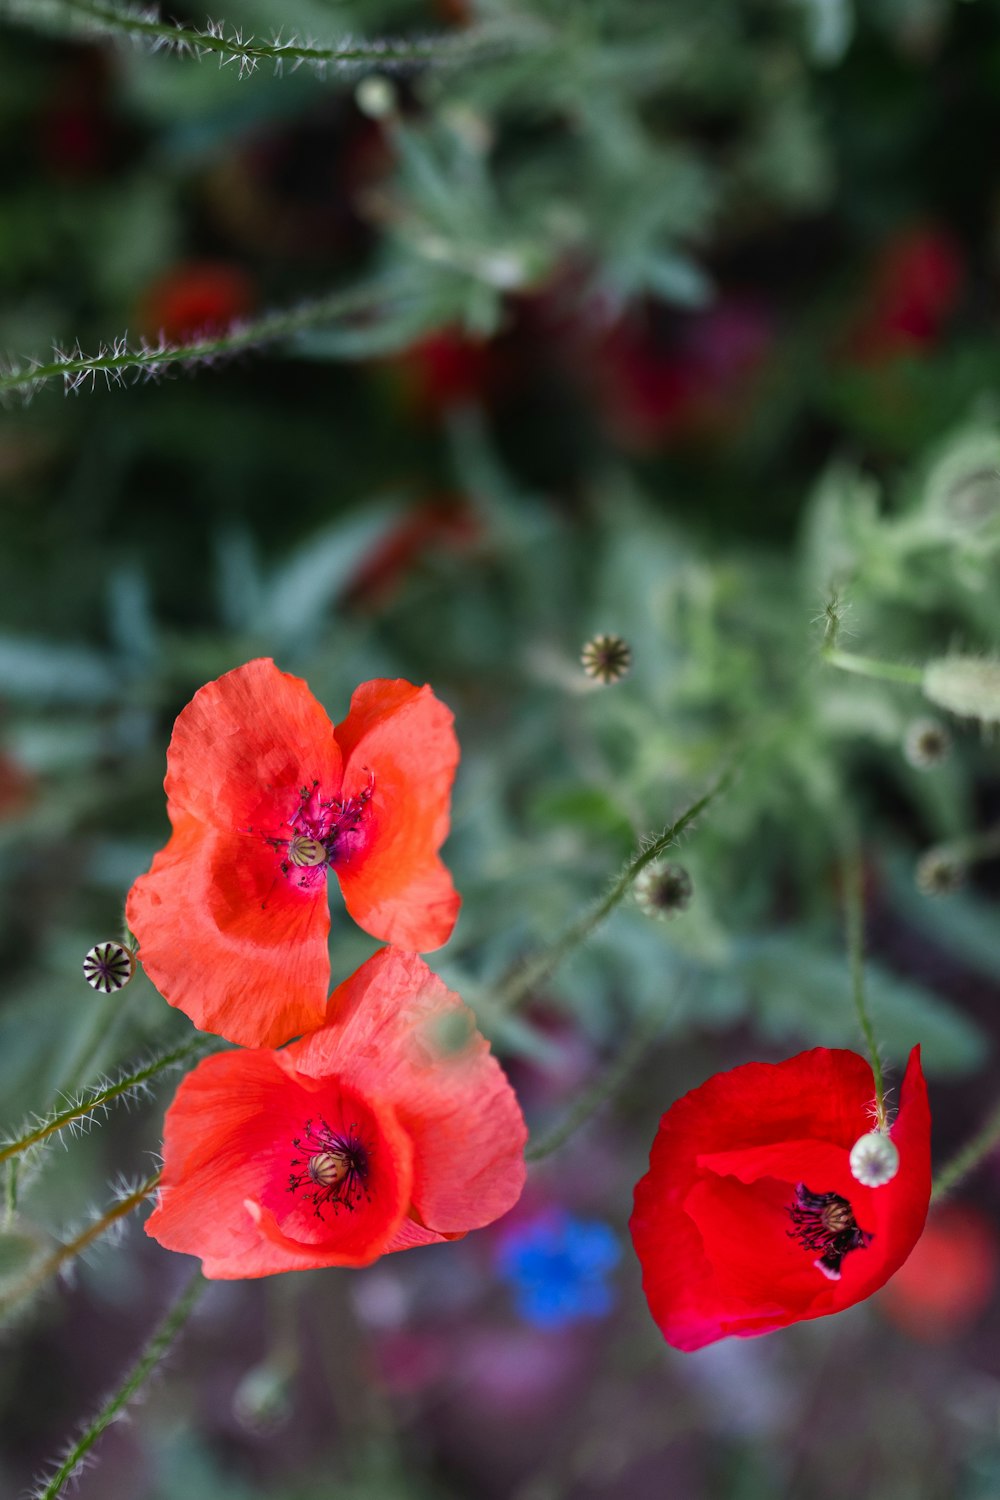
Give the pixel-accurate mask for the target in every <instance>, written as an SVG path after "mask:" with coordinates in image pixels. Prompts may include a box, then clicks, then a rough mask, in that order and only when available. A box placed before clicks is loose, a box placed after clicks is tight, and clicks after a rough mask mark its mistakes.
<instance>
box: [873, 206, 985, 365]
mask: <svg viewBox="0 0 1000 1500" xmlns="http://www.w3.org/2000/svg"><path fill="white" fill-rule="evenodd" d="M964 285H965V260H964V257H963V255H962V250H961V247H960V246H959V244H958V242H957V241H956V240H955V238H954V236H953V235H951V234H950V233H949V232H948V231H947V230H946V229H942V228H938V227H935V226H933V225H925V226H919V227H916V228H913V229H908V230H906V231H904V232H902V233H899V234H896V235H894V236H893V237H892V238H891V239H890V240H888V241H887V242H886V243H885V244H884V245H883V246H882V248H881V250H880V252H879V254H878V256H877V257H876V260H875V262H874V265H873V266H872V269H871V273H870V278H869V283H868V288H867V291H866V293H865V295H864V302H863V310H862V313H861V316H860V319H859V322H858V325H857V327H856V328H855V330H854V333H853V336H852V339H851V349H852V352H853V354H854V355H855V357H856V358H858V359H861V360H862V361H864V362H869V363H878V362H879V361H881V360H884V359H890V358H892V357H893V356H895V355H898V354H907V353H919V351H920V350H921V349H925V348H927V347H928V346H930V345H932V344H934V343H936V342H937V340H938V339H939V338H940V336H941V333H942V331H943V329H944V327H945V324H946V323H947V321H948V319H949V318H950V317H951V315H952V313H953V312H954V311H955V308H956V307H957V306H958V303H959V300H960V298H961V295H962V291H963V288H964Z"/></svg>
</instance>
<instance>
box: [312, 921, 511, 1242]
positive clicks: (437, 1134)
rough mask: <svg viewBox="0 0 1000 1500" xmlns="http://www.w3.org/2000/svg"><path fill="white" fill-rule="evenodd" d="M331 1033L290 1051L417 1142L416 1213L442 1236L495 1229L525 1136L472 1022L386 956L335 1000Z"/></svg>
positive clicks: (424, 970)
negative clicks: (373, 1103)
mask: <svg viewBox="0 0 1000 1500" xmlns="http://www.w3.org/2000/svg"><path fill="white" fill-rule="evenodd" d="M329 1017H330V1024H329V1025H328V1026H326V1027H324V1028H323V1029H322V1030H320V1031H316V1032H314V1033H313V1034H312V1035H311V1036H307V1037H303V1038H302V1039H301V1040H300V1041H298V1042H296V1043H294V1044H293V1045H292V1046H291V1047H290V1048H288V1049H287V1051H288V1053H289V1055H290V1057H291V1059H292V1061H293V1063H294V1066H295V1067H296V1069H298V1070H299V1071H300V1072H302V1073H307V1074H312V1075H314V1076H322V1075H323V1074H326V1073H330V1072H337V1073H338V1074H339V1075H340V1076H342V1077H343V1079H344V1081H345V1082H346V1083H348V1084H350V1085H351V1086H352V1087H354V1088H356V1089H357V1090H358V1091H359V1093H362V1094H369V1093H374V1092H376V1091H377V1092H378V1094H379V1095H380V1097H382V1098H384V1099H387V1100H388V1101H390V1102H391V1104H392V1106H393V1108H394V1109H395V1111H396V1114H397V1116H398V1118H399V1120H400V1123H401V1124H402V1125H403V1126H404V1128H405V1129H406V1130H407V1131H408V1133H409V1134H410V1136H411V1138H412V1140H413V1143H414V1173H413V1206H414V1209H415V1211H416V1214H417V1215H418V1216H419V1219H420V1222H421V1224H422V1225H423V1226H424V1227H426V1228H427V1229H429V1230H431V1231H434V1232H436V1233H437V1234H441V1235H449V1234H455V1233H461V1232H463V1231H465V1230H468V1229H476V1228H479V1227H481V1226H482V1225H484V1224H490V1223H492V1222H493V1220H494V1219H497V1218H499V1217H500V1216H501V1215H502V1214H504V1213H506V1212H507V1210H508V1209H510V1208H512V1207H513V1205H514V1204H515V1203H516V1202H517V1199H518V1198H519V1197H520V1195H521V1190H522V1188H523V1186H524V1177H525V1168H524V1146H525V1142H526V1140H527V1130H526V1128H525V1124H524V1119H523V1116H522V1114H521V1109H520V1106H519V1105H518V1102H517V1099H516V1097H515V1095H514V1091H513V1089H512V1088H511V1086H510V1084H509V1083H508V1081H507V1078H506V1076H505V1074H504V1072H503V1069H502V1068H501V1067H500V1065H499V1063H498V1062H497V1061H496V1059H495V1058H494V1057H493V1056H492V1055H491V1053H490V1047H489V1043H488V1042H487V1041H486V1040H485V1038H484V1037H482V1036H481V1035H480V1034H479V1032H478V1031H477V1029H476V1024H475V1017H474V1016H473V1014H472V1012H471V1011H470V1010H469V1009H468V1008H467V1007H466V1006H465V1005H463V1004H462V1001H461V1000H460V999H459V998H458V996H457V995H454V994H452V993H451V991H450V990H448V989H447V988H446V987H445V985H444V984H443V983H442V981H441V980H440V979H438V978H437V976H436V975H434V974H432V973H431V971H430V969H428V967H427V965H426V964H425V963H424V962H423V961H422V959H420V958H419V957H418V956H417V955H416V954H414V953H402V952H400V951H399V950H398V949H395V948H383V949H382V950H381V951H380V952H378V953H376V954H375V955H374V956H373V957H372V958H370V959H369V960H368V962H367V963H365V964H363V965H362V967H361V968H360V969H359V970H358V971H357V973H355V974H354V975H352V977H351V978H350V979H348V980H347V981H346V982H345V983H344V984H342V985H341V986H340V987H339V988H338V989H337V990H335V991H334V993H333V994H332V995H331V997H330V1010H329Z"/></svg>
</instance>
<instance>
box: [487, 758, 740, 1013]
mask: <svg viewBox="0 0 1000 1500" xmlns="http://www.w3.org/2000/svg"><path fill="white" fill-rule="evenodd" d="M735 774H736V773H735V769H733V770H729V771H726V772H725V773H724V774H723V775H722V776H720V778H719V780H718V781H717V782H716V783H715V786H713V787H712V788H711V790H710V791H707V792H706V793H705V795H704V796H703V797H699V799H698V801H697V802H695V803H694V804H693V805H692V806H691V807H689V808H688V809H687V811H686V812H684V813H682V814H681V816H680V817H679V818H677V819H676V820H675V821H674V822H673V823H671V825H670V827H669V828H668V829H666V831H665V832H664V833H661V834H660V837H659V838H657V839H654V840H653V841H652V843H650V844H648V845H647V847H646V848H645V849H643V850H641V851H640V853H638V854H637V855H635V857H634V858H633V859H631V860H630V861H629V863H628V864H627V865H626V866H625V868H624V869H623V870H622V872H621V874H620V875H619V876H618V879H617V880H616V881H615V882H614V884H613V885H612V886H611V888H610V890H609V891H608V893H607V895H606V896H603V897H602V898H601V900H600V901H598V902H596V903H595V904H594V905H593V906H591V907H588V909H587V910H586V911H584V912H583V913H582V914H581V915H580V916H579V917H578V918H577V919H576V921H575V922H571V923H570V925H569V926H568V927H567V928H566V929H565V931H564V932H563V933H562V935H561V937H558V938H557V939H556V941H555V942H554V943H552V944H551V946H550V947H548V948H546V949H544V950H543V952H541V953H540V954H538V955H537V957H536V958H533V959H529V960H528V962H527V963H525V964H523V965H522V966H521V967H520V968H519V969H518V970H516V971H515V972H514V974H513V975H512V976H511V978H510V979H509V980H508V981H507V983H506V984H504V985H502V986H501V988H500V990H499V992H498V994H497V997H496V1005H497V1008H498V1009H500V1010H511V1009H513V1007H514V1006H516V1005H518V1004H520V1002H521V1001H522V1000H523V999H524V998H525V997H526V996H527V995H529V994H530V993H531V991H532V990H534V989H535V988H537V986H538V985H540V984H541V983H542V982H543V981H544V980H546V979H548V978H549V976H550V975H552V974H554V973H555V971H556V969H558V967H559V965H560V964H561V963H562V961H563V959H564V958H566V957H568V955H569V954H570V953H572V952H573V950H574V949H575V948H578V947H579V946H580V945H581V943H585V942H586V941H587V939H588V938H589V937H591V935H592V934H593V933H594V932H595V931H596V930H597V928H598V927H599V926H600V925H601V923H602V922H603V921H604V920H605V918H606V917H608V916H610V915H611V913H612V912H613V911H614V909H615V907H616V906H617V905H618V904H619V902H620V901H621V900H622V899H623V898H624V897H625V896H626V895H627V894H628V892H629V891H630V890H631V888H632V885H633V883H634V881H635V878H636V876H637V875H639V874H640V873H641V872H642V871H643V870H644V869H645V868H646V866H647V865H649V864H652V862H653V861H654V860H656V859H659V858H660V856H661V855H662V854H664V853H666V851H667V850H668V849H669V848H670V847H671V845H672V844H673V843H675V842H676V840H677V838H678V837H679V836H680V834H681V833H682V832H683V831H684V829H685V828H687V827H688V825H689V824H691V823H693V822H694V820H695V818H697V817H698V816H699V815H700V814H701V813H703V812H704V811H705V808H706V807H708V806H709V805H710V803H712V802H714V801H715V799H716V798H717V797H718V796H719V795H720V794H721V793H722V792H723V791H725V789H726V788H727V787H728V786H729V784H730V783H731V781H732V779H733V777H734V775H735Z"/></svg>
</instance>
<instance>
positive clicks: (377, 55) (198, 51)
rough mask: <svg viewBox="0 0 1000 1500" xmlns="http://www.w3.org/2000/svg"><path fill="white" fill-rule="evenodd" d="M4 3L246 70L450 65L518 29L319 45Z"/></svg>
mask: <svg viewBox="0 0 1000 1500" xmlns="http://www.w3.org/2000/svg"><path fill="white" fill-rule="evenodd" d="M4 9H5V10H6V11H7V13H8V14H11V15H12V16H13V17H14V19H15V20H19V19H25V20H28V21H29V22H31V23H33V24H36V25H38V24H40V25H47V26H49V27H52V26H53V25H55V26H58V23H59V19H60V12H62V13H63V14H64V15H65V18H66V20H67V22H68V23H69V24H70V25H72V23H73V21H74V20H76V21H77V23H78V24H79V25H80V26H82V28H83V29H84V30H89V31H91V32H96V33H97V34H98V35H102V36H107V37H111V38H113V39H118V40H121V41H140V42H141V41H145V42H147V43H148V44H149V45H150V46H151V47H153V48H154V49H157V50H159V49H163V48H166V49H169V50H171V51H174V52H177V53H181V54H187V55H189V56H194V57H203V56H205V55H207V54H211V55H215V56H217V57H218V58H219V62H220V66H223V65H225V64H226V63H232V62H235V63H237V64H238V65H239V72H240V76H241V77H242V76H244V75H246V74H248V73H252V72H254V71H255V70H256V68H257V67H258V65H259V64H260V63H262V62H269V63H273V65H274V68H275V71H280V70H281V69H282V68H283V67H284V65H285V63H288V64H289V65H290V67H291V68H293V69H294V68H297V67H301V66H302V65H303V64H305V65H307V66H309V67H313V68H316V69H319V70H321V71H322V70H326V69H328V68H335V69H337V70H338V71H340V70H343V69H345V68H352V69H355V70H357V69H365V68H378V69H380V70H382V71H384V70H386V69H391V68H400V67H412V66H420V67H433V66H435V65H437V66H454V65H455V64H456V63H462V62H474V61H477V60H479V59H480V58H482V57H484V56H493V55H495V54H496V53H498V52H502V51H506V50H508V49H509V48H511V47H514V46H516V45H518V42H519V40H520V38H519V36H518V35H517V34H515V33H514V32H513V30H512V29H510V28H508V29H506V30H502V29H500V28H499V27H497V26H486V25H483V26H477V27H469V28H467V29H466V30H464V31H456V32H454V33H445V34H444V35H440V36H424V37H398V38H397V37H388V38H380V39H376V40H374V41H365V40H359V39H356V38H345V39H344V40H342V41H338V42H332V43H330V44H329V45H327V46H318V45H315V44H313V43H309V42H302V41H299V40H298V39H295V38H291V39H289V40H288V41H282V40H281V37H280V34H279V35H277V36H275V37H274V38H273V39H272V40H270V41H261V40H258V39H257V38H256V37H252V36H245V35H244V33H243V31H242V29H240V28H238V27H237V28H233V27H230V26H227V25H226V24H225V23H221V22H214V23H213V22H208V23H206V25H205V26H203V27H196V26H182V25H178V24H177V23H176V22H168V21H164V20H162V19H161V17H160V15H159V13H158V11H157V10H156V9H155V7H154V8H152V9H151V8H150V7H148V6H142V5H131V6H130V5H124V4H112V3H108V0H55V4H53V3H52V0H49V3H48V5H45V4H42V5H40V4H39V0H30V3H29V4H28V5H25V4H24V3H23V0H7V4H6V5H5V7H4Z"/></svg>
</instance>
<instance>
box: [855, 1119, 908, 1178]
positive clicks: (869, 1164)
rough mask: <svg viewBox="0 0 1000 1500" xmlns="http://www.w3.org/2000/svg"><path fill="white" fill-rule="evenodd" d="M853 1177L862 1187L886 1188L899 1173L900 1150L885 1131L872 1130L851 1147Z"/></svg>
mask: <svg viewBox="0 0 1000 1500" xmlns="http://www.w3.org/2000/svg"><path fill="white" fill-rule="evenodd" d="M849 1160H850V1165H851V1176H852V1177H853V1178H854V1179H855V1180H856V1181H857V1182H860V1183H861V1185H862V1187H870V1188H877V1187H884V1186H885V1184H886V1183H887V1182H891V1181H892V1179H893V1178H894V1177H895V1175H896V1173H897V1172H898V1171H899V1149H898V1147H897V1146H896V1144H895V1142H894V1141H893V1140H892V1139H891V1137H890V1136H888V1135H887V1134H886V1133H885V1131H884V1130H870V1131H869V1132H868V1134H867V1135H863V1136H861V1137H860V1138H859V1139H858V1140H856V1141H855V1142H854V1145H853V1146H852V1147H851V1155H850V1158H849Z"/></svg>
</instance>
